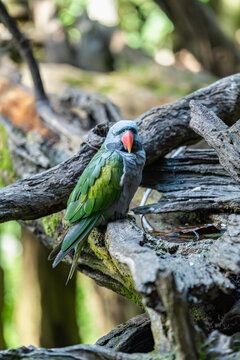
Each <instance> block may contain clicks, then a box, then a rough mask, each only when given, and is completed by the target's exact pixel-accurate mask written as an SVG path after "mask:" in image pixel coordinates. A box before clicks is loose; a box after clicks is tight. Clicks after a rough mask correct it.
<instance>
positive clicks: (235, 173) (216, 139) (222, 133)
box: [190, 101, 240, 184]
mask: <svg viewBox="0 0 240 360" xmlns="http://www.w3.org/2000/svg"><path fill="white" fill-rule="evenodd" d="M190 107H191V114H192V115H191V116H192V119H191V122H190V126H191V128H192V129H193V130H195V131H196V132H197V133H198V134H199V135H201V136H203V137H204V139H205V140H206V141H207V143H208V144H209V145H210V146H211V147H213V148H214V149H215V150H216V152H217V154H218V157H219V161H220V164H222V166H223V168H224V169H225V170H226V171H227V172H228V173H229V175H230V176H231V177H232V178H233V179H234V180H235V181H236V182H237V183H239V184H240V156H239V155H240V135H239V130H240V120H239V121H238V122H237V123H236V124H234V125H233V126H231V127H230V128H229V127H228V126H227V125H226V124H225V123H224V122H223V121H222V120H221V119H220V118H219V117H218V116H217V115H216V114H215V113H214V112H213V111H209V110H208V109H207V108H206V107H205V106H204V105H202V104H201V103H198V102H197V101H191V102H190Z"/></svg>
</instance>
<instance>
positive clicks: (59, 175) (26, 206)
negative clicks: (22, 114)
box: [0, 74, 240, 222]
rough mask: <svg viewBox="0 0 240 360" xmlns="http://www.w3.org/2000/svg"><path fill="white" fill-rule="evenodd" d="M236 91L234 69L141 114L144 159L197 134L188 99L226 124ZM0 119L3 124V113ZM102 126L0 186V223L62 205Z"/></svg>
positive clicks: (235, 106) (237, 110)
mask: <svg viewBox="0 0 240 360" xmlns="http://www.w3.org/2000/svg"><path fill="white" fill-rule="evenodd" d="M229 89H231V91H230V90H229ZM239 96H240V74H236V75H233V76H230V77H228V78H225V79H222V80H220V81H217V82H216V83H214V84H212V85H210V86H208V87H206V88H203V89H201V90H198V91H196V92H194V93H192V94H190V95H188V96H186V97H185V98H182V99H180V100H177V101H175V102H173V103H171V104H167V105H163V106H160V107H156V108H153V109H152V110H150V111H148V112H147V113H145V114H143V115H142V116H141V117H140V118H139V119H138V126H139V129H140V134H141V137H142V139H143V144H144V148H145V150H146V153H147V162H148V163H152V162H153V161H154V160H156V159H157V158H159V157H160V156H163V155H164V154H166V153H168V152H169V151H171V150H172V149H174V148H177V147H178V146H180V145H184V144H189V143H192V142H196V141H197V140H198V139H199V136H198V135H197V134H196V133H195V132H194V131H193V130H192V129H191V128H190V127H189V121H190V109H189V101H190V100H191V99H198V100H201V101H202V102H203V103H204V104H205V105H206V106H208V107H210V108H213V109H214V111H216V112H217V113H218V114H220V115H221V117H222V118H223V119H224V121H226V122H227V123H230V124H231V123H233V122H234V121H236V120H237V119H238V118H239V116H240V102H239V101H238V99H239ZM0 122H1V123H2V124H3V125H4V123H5V124H6V121H5V119H4V118H1V119H0ZM108 128H109V125H108V124H105V125H99V126H97V127H96V128H94V129H93V131H92V132H91V133H90V136H89V140H88V141H87V144H84V145H83V146H82V147H81V149H80V151H79V152H78V153H77V154H75V155H74V156H73V157H72V158H69V159H68V160H66V161H65V162H63V163H61V164H59V165H57V166H56V167H53V168H52V169H49V170H47V171H46V172H42V173H40V174H37V175H35V176H33V177H30V178H28V179H24V180H20V181H18V182H16V183H14V184H12V185H9V186H7V187H5V188H3V189H1V190H0V194H1V196H0V222H3V221H7V220H17V219H25V220H26V219H36V218H39V217H41V216H45V215H48V214H51V213H53V212H56V211H59V210H61V209H63V208H64V207H65V205H66V201H67V198H68V196H69V194H70V192H71V190H72V189H73V187H74V185H75V184H76V182H77V179H78V178H79V176H80V175H81V173H82V171H83V170H84V168H85V166H86V165H87V163H88V162H89V161H90V159H91V157H92V156H93V155H94V153H95V148H98V147H99V146H100V145H101V143H102V142H103V141H104V136H105V134H106V132H107V131H108ZM9 131H10V132H11V129H10V130H9ZM26 141H27V139H26ZM88 144H89V145H88ZM19 175H20V174H19Z"/></svg>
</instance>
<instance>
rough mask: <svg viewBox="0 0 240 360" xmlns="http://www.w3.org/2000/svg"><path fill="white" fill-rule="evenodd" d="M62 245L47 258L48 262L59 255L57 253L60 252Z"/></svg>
mask: <svg viewBox="0 0 240 360" xmlns="http://www.w3.org/2000/svg"><path fill="white" fill-rule="evenodd" d="M61 247H62V244H61V243H60V244H58V245H57V246H56V247H55V248H54V249H53V250H52V251H51V252H50V254H49V256H48V260H53V259H54V258H55V257H56V256H57V254H58V253H59V251H60V250H61Z"/></svg>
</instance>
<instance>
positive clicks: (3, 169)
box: [0, 125, 15, 188]
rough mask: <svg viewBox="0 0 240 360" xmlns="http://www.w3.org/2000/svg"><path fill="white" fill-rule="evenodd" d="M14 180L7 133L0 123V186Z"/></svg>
mask: <svg viewBox="0 0 240 360" xmlns="http://www.w3.org/2000/svg"><path fill="white" fill-rule="evenodd" d="M14 180H15V172H14V170H13V168H12V160H11V157H10V153H9V150H8V148H7V133H6V131H5V129H4V127H3V126H2V125H0V188H1V187H3V186H5V185H7V184H11V183H12V182H13V181H14Z"/></svg>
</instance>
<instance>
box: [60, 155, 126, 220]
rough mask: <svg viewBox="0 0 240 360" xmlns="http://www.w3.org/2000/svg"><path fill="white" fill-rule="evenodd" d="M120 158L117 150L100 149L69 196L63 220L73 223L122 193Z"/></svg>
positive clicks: (93, 212)
mask: <svg viewBox="0 0 240 360" xmlns="http://www.w3.org/2000/svg"><path fill="white" fill-rule="evenodd" d="M122 174H123V159H122V157H121V155H119V154H118V153H117V152H116V151H106V150H105V151H103V150H100V151H99V152H98V153H97V154H96V155H95V156H94V158H93V159H92V160H91V162H90V163H89V165H88V166H87V168H86V169H85V170H84V172H83V173H82V175H81V177H80V179H79V181H78V183H77V185H76V187H75V189H74V190H73V192H72V194H71V195H70V198H69V201H68V207H67V211H66V215H65V219H66V220H68V221H69V222H70V224H74V223H75V222H77V221H79V220H81V219H84V218H86V217H89V216H92V215H93V214H96V213H100V212H103V211H104V210H106V209H107V208H108V207H109V206H110V205H111V204H113V203H114V202H115V201H117V200H118V198H119V197H120V195H121V192H122V186H121V185H120V181H121V177H122Z"/></svg>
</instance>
